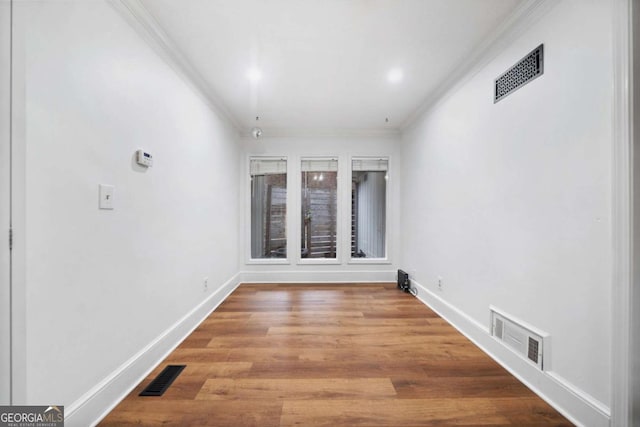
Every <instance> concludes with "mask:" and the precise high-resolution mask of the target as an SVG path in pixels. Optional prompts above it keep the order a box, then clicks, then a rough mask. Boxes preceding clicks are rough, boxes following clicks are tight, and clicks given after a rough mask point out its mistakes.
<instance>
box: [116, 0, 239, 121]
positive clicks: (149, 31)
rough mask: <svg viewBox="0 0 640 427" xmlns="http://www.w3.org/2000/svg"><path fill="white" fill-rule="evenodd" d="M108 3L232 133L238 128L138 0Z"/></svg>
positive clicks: (217, 98)
mask: <svg viewBox="0 0 640 427" xmlns="http://www.w3.org/2000/svg"><path fill="white" fill-rule="evenodd" d="M109 3H111V5H112V6H113V7H114V8H115V9H116V11H117V12H118V13H120V15H121V16H122V17H123V18H124V19H125V21H127V23H129V25H131V27H133V29H134V30H135V31H136V32H137V33H138V34H139V35H140V36H141V37H142V38H143V39H144V40H145V41H146V42H147V44H149V46H151V48H153V49H154V50H155V51H156V52H157V53H158V54H159V55H160V57H161V58H162V59H163V60H165V61H166V62H167V63H168V64H169V66H171V68H173V69H174V71H176V73H177V74H178V75H179V76H180V77H181V78H182V79H183V80H184V81H185V82H186V83H187V84H188V85H189V86H190V87H191V88H192V89H193V90H194V91H195V92H196V94H197V95H199V96H200V97H201V98H202V99H203V101H204V102H205V103H206V104H207V105H208V106H209V108H211V109H212V110H213V111H214V112H215V113H216V114H218V115H219V116H221V118H223V119H224V120H226V122H227V123H228V124H229V125H230V127H231V128H232V129H233V131H234V132H235V133H239V132H240V129H241V128H242V127H241V126H240V124H239V123H238V121H237V120H236V119H235V117H234V116H233V114H231V112H230V111H229V109H228V108H227V107H226V106H225V105H224V103H222V102H221V101H220V98H219V96H217V95H216V94H215V92H214V91H213V89H212V88H211V87H210V86H209V85H208V84H207V82H206V81H205V80H204V78H203V77H202V76H201V75H200V73H199V72H198V71H197V70H196V68H195V67H194V66H193V65H192V64H191V63H190V62H189V60H187V59H186V58H185V56H184V55H183V54H182V52H181V51H180V49H178V48H177V47H176V45H175V43H174V42H173V41H172V40H171V38H170V37H169V36H167V34H166V32H165V31H164V30H163V29H162V27H161V26H160V24H158V21H156V19H155V18H154V17H153V15H152V14H151V13H150V12H149V11H148V10H147V8H146V7H144V5H143V4H142V3H141V2H140V1H139V0H109Z"/></svg>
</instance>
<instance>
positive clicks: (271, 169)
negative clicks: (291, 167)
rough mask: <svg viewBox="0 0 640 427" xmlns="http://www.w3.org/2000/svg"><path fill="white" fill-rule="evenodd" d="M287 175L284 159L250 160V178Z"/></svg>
mask: <svg viewBox="0 0 640 427" xmlns="http://www.w3.org/2000/svg"><path fill="white" fill-rule="evenodd" d="M283 173H287V161H286V160H285V159H251V176H256V175H276V174H283Z"/></svg>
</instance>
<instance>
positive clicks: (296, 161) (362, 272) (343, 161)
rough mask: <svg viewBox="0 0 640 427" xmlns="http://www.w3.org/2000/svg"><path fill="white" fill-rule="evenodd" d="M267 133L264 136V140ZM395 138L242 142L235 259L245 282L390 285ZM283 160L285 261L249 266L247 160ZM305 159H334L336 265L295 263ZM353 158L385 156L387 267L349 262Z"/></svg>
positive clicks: (396, 187) (395, 241)
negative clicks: (240, 264)
mask: <svg viewBox="0 0 640 427" xmlns="http://www.w3.org/2000/svg"><path fill="white" fill-rule="evenodd" d="M267 133H268V132H265V134H267ZM399 142H400V141H399V137H398V136H396V135H370V136H363V135H358V136H326V137H320V136H317V137H304V136H288V137H269V135H265V136H264V137H263V138H261V139H260V140H255V139H253V138H250V137H246V138H243V139H242V146H243V152H244V157H245V158H244V160H243V162H242V167H241V168H240V172H239V175H238V179H239V180H240V182H241V190H240V191H241V195H242V197H243V203H242V207H241V218H242V221H243V222H242V224H241V226H240V228H239V233H240V244H241V246H240V257H241V259H242V260H243V261H244V266H243V267H242V269H243V280H245V281H275V282H278V281H295V282H321V281H335V282H348V281H394V280H395V273H394V269H397V267H396V262H397V251H398V248H399V243H400V240H399V239H400V235H399V226H398V220H399V218H398V216H397V212H396V211H394V209H393V207H394V206H397V203H398V200H399V199H398V196H399V193H400V171H399V168H398V166H399V165H400V154H399ZM251 156H282V157H286V158H287V161H288V165H287V167H288V177H287V193H288V194H287V197H288V198H289V201H288V207H289V211H288V212H287V246H288V249H289V259H288V260H275V261H274V262H272V263H270V262H269V261H271V260H267V261H260V262H257V263H256V262H252V261H250V252H249V244H250V236H249V235H248V233H247V232H246V231H245V230H249V229H250V226H249V224H250V212H249V211H250V206H251V203H250V180H249V171H248V169H247V168H248V164H249V161H248V159H249V157H251ZM305 156H311V157H313V156H334V157H337V158H338V218H339V220H338V236H337V238H338V244H337V246H338V253H337V259H336V260H309V259H305V260H302V261H300V260H299V256H298V254H297V252H298V251H299V250H300V227H301V226H300V221H301V219H300V185H301V183H300V159H301V157H305ZM358 156H388V157H389V181H388V188H387V191H388V193H387V194H388V197H389V203H388V204H387V206H388V216H387V221H388V222H387V224H388V229H387V251H388V256H387V260H386V261H375V262H370V260H351V252H350V244H351V241H350V235H351V218H350V215H351V158H352V157H358Z"/></svg>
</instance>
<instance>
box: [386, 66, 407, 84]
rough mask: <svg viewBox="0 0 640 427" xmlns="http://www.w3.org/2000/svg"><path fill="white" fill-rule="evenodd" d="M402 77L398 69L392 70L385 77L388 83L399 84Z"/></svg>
mask: <svg viewBox="0 0 640 427" xmlns="http://www.w3.org/2000/svg"><path fill="white" fill-rule="evenodd" d="M403 77H404V74H403V73H402V70H401V69H400V68H393V69H392V70H391V71H389V74H388V75H387V79H388V80H389V82H390V83H400V82H401V81H402V78H403Z"/></svg>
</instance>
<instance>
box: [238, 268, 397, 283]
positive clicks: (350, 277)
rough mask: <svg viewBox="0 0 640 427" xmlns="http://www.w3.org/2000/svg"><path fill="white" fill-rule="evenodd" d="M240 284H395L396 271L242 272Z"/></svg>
mask: <svg viewBox="0 0 640 427" xmlns="http://www.w3.org/2000/svg"><path fill="white" fill-rule="evenodd" d="M240 279H241V282H242V283H382V282H395V281H396V270H384V271H381V270H352V271H338V270H334V271H331V270H329V271H326V270H322V271H318V270H316V271H307V270H304V271H243V272H241V273H240Z"/></svg>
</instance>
